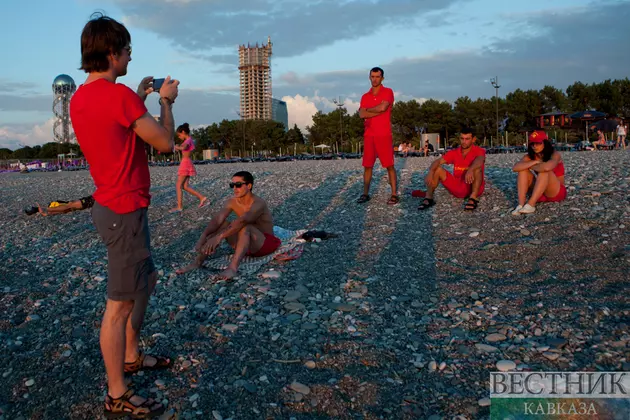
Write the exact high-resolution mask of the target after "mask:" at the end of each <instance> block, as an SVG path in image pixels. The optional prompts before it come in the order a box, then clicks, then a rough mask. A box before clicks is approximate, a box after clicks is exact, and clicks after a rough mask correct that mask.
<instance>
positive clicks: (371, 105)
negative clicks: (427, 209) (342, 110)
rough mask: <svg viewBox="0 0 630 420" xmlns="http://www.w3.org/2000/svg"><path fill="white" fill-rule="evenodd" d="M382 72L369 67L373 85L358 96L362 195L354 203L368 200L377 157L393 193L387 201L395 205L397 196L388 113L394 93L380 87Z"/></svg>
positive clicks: (389, 114) (389, 113)
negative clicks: (361, 130)
mask: <svg viewBox="0 0 630 420" xmlns="http://www.w3.org/2000/svg"><path fill="white" fill-rule="evenodd" d="M384 76H385V73H384V72H383V69H382V68H380V67H374V68H373V69H372V70H370V82H371V83H372V88H371V89H370V90H369V91H368V92H367V93H365V94H364V95H363V96H362V97H361V105H360V108H359V116H360V117H361V118H363V120H364V121H365V131H364V132H363V143H364V147H363V168H364V170H363V195H361V197H359V199H358V200H357V203H365V202H367V201H369V200H370V183H371V182H372V168H373V167H374V163H375V162H376V158H377V157H378V159H379V160H380V161H381V165H382V166H383V167H384V168H387V176H388V178H389V185H390V186H391V188H392V195H391V197H390V198H389V200H388V201H387V204H398V203H399V202H400V198H399V197H398V192H397V190H396V169H395V168H394V146H393V143H392V123H391V114H392V107H393V106H394V92H393V91H392V90H391V89H390V88H387V87H385V86H383V84H382V83H383V79H384Z"/></svg>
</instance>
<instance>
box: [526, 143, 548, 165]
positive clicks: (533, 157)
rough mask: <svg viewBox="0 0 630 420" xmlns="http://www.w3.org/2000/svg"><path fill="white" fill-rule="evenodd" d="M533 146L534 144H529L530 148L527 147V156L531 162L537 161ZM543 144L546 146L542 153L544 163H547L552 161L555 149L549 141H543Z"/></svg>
mask: <svg viewBox="0 0 630 420" xmlns="http://www.w3.org/2000/svg"><path fill="white" fill-rule="evenodd" d="M532 144H533V143H529V146H527V156H529V158H530V159H531V160H536V152H534V147H533V146H532ZM543 144H544V145H545V148H544V149H543V151H542V160H543V162H547V161H548V160H549V159H551V156H552V155H553V152H554V151H555V149H554V148H553V145H552V144H551V142H550V141H549V140H543Z"/></svg>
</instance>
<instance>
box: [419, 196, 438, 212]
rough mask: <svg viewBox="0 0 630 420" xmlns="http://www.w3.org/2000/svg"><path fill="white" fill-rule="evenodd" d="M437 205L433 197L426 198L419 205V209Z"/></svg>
mask: <svg viewBox="0 0 630 420" xmlns="http://www.w3.org/2000/svg"><path fill="white" fill-rule="evenodd" d="M433 206H435V200H434V199H432V198H425V199H424V200H422V204H420V205H419V206H418V210H426V209H428V208H429V207H433Z"/></svg>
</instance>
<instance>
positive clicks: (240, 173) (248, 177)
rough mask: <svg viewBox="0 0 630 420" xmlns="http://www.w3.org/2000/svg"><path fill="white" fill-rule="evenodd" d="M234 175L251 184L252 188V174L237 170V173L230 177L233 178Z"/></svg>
mask: <svg viewBox="0 0 630 420" xmlns="http://www.w3.org/2000/svg"><path fill="white" fill-rule="evenodd" d="M235 176H237V177H239V178H243V180H244V181H245V184H252V188H253V187H254V175H252V174H250V173H249V172H247V171H238V172H237V173H235V174H234V175H232V178H234V177H235Z"/></svg>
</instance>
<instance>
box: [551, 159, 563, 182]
mask: <svg viewBox="0 0 630 420" xmlns="http://www.w3.org/2000/svg"><path fill="white" fill-rule="evenodd" d="M553 174H554V175H555V176H557V177H558V178H559V177H561V176H564V163H563V162H562V161H560V162H558V164H557V165H556V167H555V168H553Z"/></svg>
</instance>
